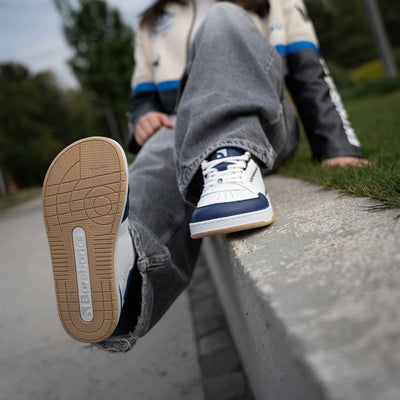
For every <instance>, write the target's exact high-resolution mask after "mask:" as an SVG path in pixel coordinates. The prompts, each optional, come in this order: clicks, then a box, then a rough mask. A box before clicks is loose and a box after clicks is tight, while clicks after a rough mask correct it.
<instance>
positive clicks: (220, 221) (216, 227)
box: [189, 206, 274, 239]
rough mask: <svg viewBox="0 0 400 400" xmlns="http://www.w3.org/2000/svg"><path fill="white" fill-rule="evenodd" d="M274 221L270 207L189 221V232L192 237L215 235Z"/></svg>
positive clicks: (257, 226)
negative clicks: (204, 219)
mask: <svg viewBox="0 0 400 400" xmlns="http://www.w3.org/2000/svg"><path fill="white" fill-rule="evenodd" d="M273 222H274V213H273V210H272V207H271V206H270V207H268V208H266V209H263V210H259V211H254V212H251V213H246V214H239V215H232V216H229V217H223V218H215V219H212V220H209V221H201V222H195V223H191V224H190V225H189V226H190V233H191V238H192V239H200V238H203V237H206V236H215V235H220V234H227V233H233V232H240V231H245V230H248V229H255V228H262V227H264V226H268V225H270V224H272V223H273Z"/></svg>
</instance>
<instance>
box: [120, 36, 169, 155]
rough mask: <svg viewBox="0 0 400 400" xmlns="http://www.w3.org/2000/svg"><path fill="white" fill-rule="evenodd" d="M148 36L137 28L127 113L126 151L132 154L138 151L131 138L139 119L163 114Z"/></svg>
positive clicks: (133, 139)
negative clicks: (147, 114)
mask: <svg viewBox="0 0 400 400" xmlns="http://www.w3.org/2000/svg"><path fill="white" fill-rule="evenodd" d="M148 35H149V33H148V32H147V31H146V30H144V29H142V28H139V29H138V31H137V33H136V37H135V70H134V73H133V77H132V84H131V87H132V89H131V95H130V99H129V103H128V111H127V117H128V127H129V139H128V149H129V151H131V152H133V153H137V152H138V151H139V150H140V146H139V145H138V144H137V143H136V140H135V138H134V136H133V134H134V132H135V128H136V125H137V123H138V121H139V119H140V117H142V116H143V115H145V114H146V113H148V112H149V111H160V112H163V107H162V105H161V103H160V100H159V96H158V93H157V88H156V85H155V82H154V77H153V70H154V66H153V64H152V61H151V58H150V56H149V52H150V47H149V43H148Z"/></svg>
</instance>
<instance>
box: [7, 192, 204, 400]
mask: <svg viewBox="0 0 400 400" xmlns="http://www.w3.org/2000/svg"><path fill="white" fill-rule="evenodd" d="M0 270H1V279H0V304H1V309H0V400H6V399H7V400H8V399H10V400H23V399H29V400H36V399H40V400H44V399H51V400H55V399H59V400H67V399H84V400H91V399H96V400H103V399H104V400H105V399H107V400H109V399H111V398H115V399H119V400H124V399H130V400H132V399H140V400H150V399H155V400H171V399H174V400H175V399H188V400H203V399H204V393H203V392H204V391H203V386H202V377H201V372H200V368H199V361H198V354H197V348H196V346H197V342H196V337H195V333H194V329H193V323H192V318H191V310H190V304H189V299H188V293H187V292H184V293H183V294H182V296H181V297H180V298H179V299H178V300H177V301H176V302H175V304H174V305H173V307H172V308H171V309H170V310H169V311H168V312H167V314H166V315H165V317H164V318H163V319H162V320H161V321H160V323H159V324H157V326H156V327H155V328H154V329H153V330H152V331H151V332H150V333H149V334H148V335H146V337H144V338H142V339H141V340H140V341H139V342H138V343H137V344H136V346H135V348H134V349H133V350H132V351H131V352H129V353H127V354H123V355H121V354H118V355H113V354H107V353H104V352H101V351H95V350H92V349H91V348H90V346H88V345H85V344H82V343H79V342H75V341H74V340H73V339H71V338H69V336H68V335H66V334H65V333H64V330H63V329H62V327H61V324H60V323H59V320H58V315H57V307H56V301H55V294H54V289H53V283H52V273H51V263H50V254H49V250H48V247H47V240H46V233H45V228H44V225H43V221H42V214H41V200H40V199H36V200H33V201H30V202H28V203H25V204H23V205H22V206H19V207H16V208H13V209H11V210H9V211H7V212H5V213H3V214H1V215H0Z"/></svg>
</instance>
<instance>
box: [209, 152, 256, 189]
mask: <svg viewBox="0 0 400 400" xmlns="http://www.w3.org/2000/svg"><path fill="white" fill-rule="evenodd" d="M249 160H250V153H249V152H246V153H245V154H243V155H242V156H234V157H226V158H219V159H217V160H212V161H203V164H202V168H203V176H204V182H205V187H212V186H215V185H217V184H220V183H238V182H241V181H242V176H243V171H244V170H245V169H246V167H247V163H248V161H249ZM222 163H228V164H229V165H228V166H227V168H226V169H225V170H222V171H219V170H218V169H217V168H215V167H216V166H217V165H219V164H222Z"/></svg>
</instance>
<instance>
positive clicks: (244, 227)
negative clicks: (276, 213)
mask: <svg viewBox="0 0 400 400" xmlns="http://www.w3.org/2000/svg"><path fill="white" fill-rule="evenodd" d="M274 221H275V218H274V217H272V219H271V221H268V222H265V221H260V222H254V223H252V224H245V225H238V226H231V227H227V228H222V229H216V230H213V231H207V232H201V233H197V234H194V235H191V236H190V237H191V238H192V239H201V238H204V237H208V236H215V235H226V234H229V233H236V232H241V231H246V230H249V229H256V228H263V227H265V226H268V225H271V224H272V223H273V222H274Z"/></svg>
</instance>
